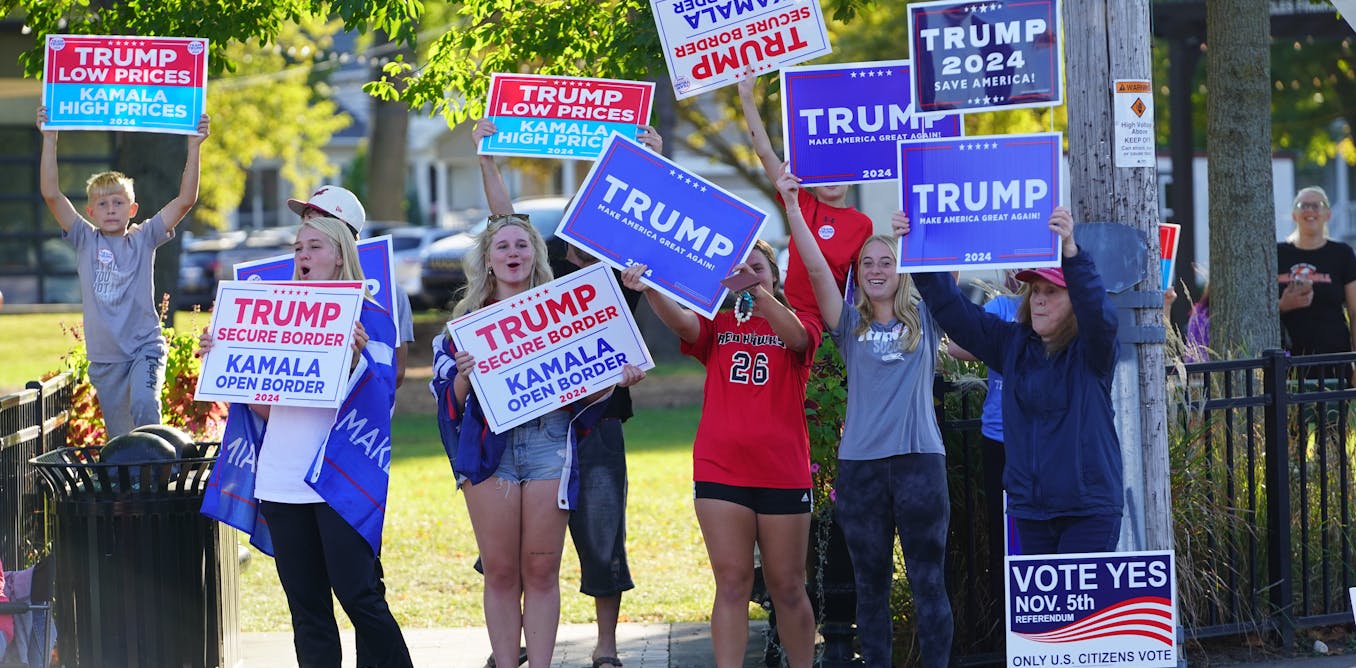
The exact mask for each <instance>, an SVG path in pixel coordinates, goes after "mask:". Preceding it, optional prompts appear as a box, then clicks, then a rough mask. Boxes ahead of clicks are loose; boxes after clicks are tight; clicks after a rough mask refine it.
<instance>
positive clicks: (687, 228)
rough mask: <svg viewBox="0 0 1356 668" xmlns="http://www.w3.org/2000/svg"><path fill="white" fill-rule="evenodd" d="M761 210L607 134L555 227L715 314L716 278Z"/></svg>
mask: <svg viewBox="0 0 1356 668" xmlns="http://www.w3.org/2000/svg"><path fill="white" fill-rule="evenodd" d="M766 220H767V214H766V213H764V212H762V211H759V210H758V209H756V208H754V207H753V206H752V205H750V204H749V203H747V202H745V201H744V200H741V199H739V198H738V197H735V196H734V195H732V194H730V193H729V192H726V191H725V190H724V189H722V188H721V187H720V186H717V185H716V184H714V183H711V182H710V181H707V180H705V179H702V178H701V177H699V176H697V175H695V174H693V173H691V172H689V171H687V170H686V169H683V168H682V167H680V166H678V165H676V164H674V163H672V162H669V161H668V160H666V159H664V156H662V155H658V154H656V153H653V152H651V151H650V150H648V149H646V148H645V147H644V146H642V145H641V144H639V143H637V142H635V141H634V140H631V139H628V138H626V137H623V136H622V135H619V134H614V135H612V137H611V138H610V139H609V140H608V143H607V145H605V146H604V147H603V153H602V156H601V157H599V159H598V161H597V162H595V163H593V169H592V170H591V171H589V175H588V178H587V179H585V181H584V185H583V187H582V188H580V189H579V193H578V194H577V195H575V198H574V201H573V202H571V204H570V208H569V209H567V210H566V211H565V217H564V218H563V219H561V221H560V228H559V229H557V230H556V235H557V236H559V237H561V238H563V239H565V240H566V241H568V242H570V243H572V244H574V245H576V246H578V247H580V248H582V249H584V250H585V251H587V252H589V253H591V254H593V255H594V256H595V257H597V258H599V259H600V260H602V261H604V262H606V263H608V264H609V265H611V266H613V267H616V268H618V269H623V268H626V267H628V266H630V265H632V264H635V263H637V262H639V263H643V264H646V265H648V266H649V269H650V270H649V272H648V273H647V275H646V277H645V282H646V283H647V284H648V285H650V286H651V287H653V288H655V289H657V290H659V291H660V292H663V293H664V294H666V295H668V296H669V297H672V298H673V299H675V300H677V301H678V302H679V303H681V304H683V305H685V306H687V307H688V308H691V309H692V310H694V311H696V312H698V313H701V314H703V315H705V316H707V317H708V318H710V317H714V316H715V314H716V311H717V310H718V309H719V308H720V304H721V302H722V301H723V300H724V299H725V293H726V289H725V286H723V285H721V284H720V281H721V279H723V278H725V277H726V276H729V275H730V274H731V273H733V271H734V268H735V266H737V265H738V264H739V263H740V262H743V261H744V258H746V257H748V254H749V251H750V250H752V249H753V244H754V242H755V241H757V240H758V234H759V233H760V232H761V231H762V229H763V224H764V222H766Z"/></svg>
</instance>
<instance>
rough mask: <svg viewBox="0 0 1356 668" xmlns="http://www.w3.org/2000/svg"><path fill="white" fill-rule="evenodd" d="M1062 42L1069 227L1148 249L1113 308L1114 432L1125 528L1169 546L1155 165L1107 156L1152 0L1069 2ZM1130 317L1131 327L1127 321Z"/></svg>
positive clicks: (1141, 57)
mask: <svg viewBox="0 0 1356 668" xmlns="http://www.w3.org/2000/svg"><path fill="white" fill-rule="evenodd" d="M1064 35H1065V40H1064V48H1065V58H1066V63H1065V72H1066V80H1067V81H1068V93H1067V95H1066V100H1067V104H1068V112H1069V132H1068V141H1069V179H1070V183H1069V193H1070V201H1069V208H1070V209H1071V210H1072V211H1073V215H1074V220H1075V221H1081V222H1086V221H1111V222H1115V223H1120V224H1123V225H1127V226H1129V227H1132V228H1135V229H1136V230H1138V231H1139V232H1140V233H1142V234H1143V235H1144V239H1145V241H1146V242H1147V245H1148V249H1149V251H1150V252H1149V253H1146V254H1145V257H1144V258H1143V263H1144V264H1143V267H1144V271H1143V274H1142V275H1141V276H1142V279H1141V280H1140V281H1139V282H1138V283H1136V284H1135V286H1134V290H1133V292H1132V293H1131V294H1128V295H1124V296H1123V299H1124V300H1123V301H1121V302H1120V304H1123V305H1128V308H1120V309H1118V310H1119V312H1120V317H1121V319H1122V331H1123V332H1131V333H1132V336H1133V339H1132V340H1129V341H1127V340H1125V339H1122V350H1124V349H1125V345H1126V344H1130V345H1132V346H1133V350H1134V351H1135V354H1134V355H1132V356H1127V355H1125V354H1122V357H1121V360H1122V361H1121V363H1120V364H1118V365H1117V367H1118V368H1117V373H1116V380H1115V382H1116V385H1117V389H1116V391H1115V393H1114V395H1115V396H1114V397H1113V399H1114V400H1116V407H1117V411H1118V415H1119V416H1120V419H1119V420H1118V427H1117V433H1118V434H1119V435H1120V437H1121V452H1122V456H1123V458H1124V460H1125V463H1126V467H1125V468H1126V480H1125V485H1126V487H1127V488H1129V489H1130V490H1131V493H1129V494H1127V495H1126V504H1127V505H1128V506H1129V511H1130V515H1131V528H1132V529H1133V528H1135V527H1134V519H1135V517H1136V515H1139V514H1140V513H1141V512H1142V517H1143V522H1144V537H1143V538H1144V543H1143V546H1144V549H1150V550H1163V549H1171V548H1172V511H1171V505H1172V499H1171V490H1170V489H1169V486H1168V479H1169V476H1168V446H1167V423H1166V419H1167V418H1166V404H1165V401H1166V398H1165V390H1164V388H1165V386H1166V383H1165V380H1164V358H1163V342H1162V332H1163V315H1162V308H1161V304H1162V302H1161V292H1160V287H1161V286H1160V285H1159V276H1160V275H1161V271H1160V268H1159V260H1158V192H1157V187H1156V175H1155V169H1156V168H1154V167H1116V166H1115V164H1114V160H1113V155H1112V147H1113V146H1114V145H1115V141H1114V122H1113V110H1112V102H1113V97H1112V95H1113V94H1112V90H1113V85H1112V82H1113V81H1114V80H1115V79H1144V80H1147V79H1149V78H1150V71H1151V70H1150V43H1149V0H1102V1H1101V2H1080V3H1072V2H1065V3H1064ZM1127 311H1131V312H1133V315H1132V316H1131V315H1127ZM1127 318H1133V321H1134V322H1133V323H1125V322H1124V321H1125V320H1126V319H1127ZM1126 324H1133V325H1135V326H1134V327H1128V328H1127V327H1125V325H1126ZM1155 332H1156V333H1157V336H1154V333H1155ZM1127 358H1128V359H1127ZM1136 397H1137V398H1136ZM1132 472H1134V475H1132ZM1136 478H1139V479H1136ZM1141 491H1142V493H1140V492H1141ZM1141 503H1142V507H1141V505H1140V504H1141ZM1130 547H1134V546H1133V545H1132V546H1130Z"/></svg>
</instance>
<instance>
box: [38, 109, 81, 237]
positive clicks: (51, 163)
mask: <svg viewBox="0 0 1356 668" xmlns="http://www.w3.org/2000/svg"><path fill="white" fill-rule="evenodd" d="M46 123H47V107H38V129H39V130H41V131H42V158H41V160H40V161H39V163H38V188H39V190H41V191H42V199H43V201H45V202H47V208H48V210H50V211H51V212H52V217H53V218H56V221H57V225H60V226H61V231H62V232H66V231H69V230H70V229H71V224H72V223H74V222H75V221H77V220H79V219H80V212H78V211H76V210H75V205H73V204H71V200H69V199H67V198H66V195H64V194H62V192H61V181H60V179H58V178H57V133H56V131H55V130H43V129H42V126H43V125H44V124H46Z"/></svg>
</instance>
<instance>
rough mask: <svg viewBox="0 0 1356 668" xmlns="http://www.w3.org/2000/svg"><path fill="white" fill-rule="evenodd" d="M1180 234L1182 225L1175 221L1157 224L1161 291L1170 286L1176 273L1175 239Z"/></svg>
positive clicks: (1179, 236) (1165, 290) (1166, 289)
mask: <svg viewBox="0 0 1356 668" xmlns="http://www.w3.org/2000/svg"><path fill="white" fill-rule="evenodd" d="M1181 236H1182V226H1181V225H1178V224H1177V223H1159V224H1158V257H1159V261H1160V266H1161V267H1162V269H1163V286H1162V287H1163V291H1164V292H1167V291H1168V288H1170V287H1172V277H1173V275H1174V274H1176V273H1177V240H1178V239H1179V238H1181Z"/></svg>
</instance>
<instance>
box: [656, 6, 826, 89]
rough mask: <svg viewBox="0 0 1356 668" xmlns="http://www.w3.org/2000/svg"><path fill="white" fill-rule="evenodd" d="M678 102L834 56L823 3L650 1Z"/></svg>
mask: <svg viewBox="0 0 1356 668" xmlns="http://www.w3.org/2000/svg"><path fill="white" fill-rule="evenodd" d="M650 9H651V10H653V12H654V22H655V27H656V28H658V30H659V40H660V42H661V43H662V46H663V49H664V60H665V61H666V62H667V63H668V66H669V78H670V79H671V80H672V81H673V92H674V95H676V96H677V98H678V99H680V100H681V99H684V98H688V97H692V96H694V95H700V94H701V93H705V92H707V91H711V90H715V89H717V88H720V87H722V86H728V85H730V84H732V83H734V82H736V81H738V80H739V79H740V78H741V77H744V76H748V75H749V74H754V75H758V74H764V73H767V72H771V71H775V70H777V69H780V68H782V67H786V66H788V65H795V64H796V63H803V62H805V61H807V60H810V59H813V58H818V57H819V56H822V55H824V54H826V53H828V52H829V51H830V48H829V32H828V29H827V28H826V27H825V25H824V13H823V11H822V10H820V8H819V0H650Z"/></svg>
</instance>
